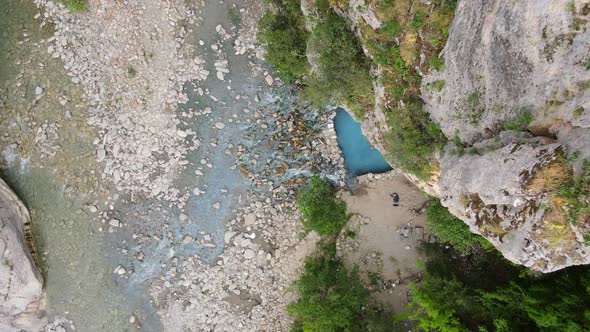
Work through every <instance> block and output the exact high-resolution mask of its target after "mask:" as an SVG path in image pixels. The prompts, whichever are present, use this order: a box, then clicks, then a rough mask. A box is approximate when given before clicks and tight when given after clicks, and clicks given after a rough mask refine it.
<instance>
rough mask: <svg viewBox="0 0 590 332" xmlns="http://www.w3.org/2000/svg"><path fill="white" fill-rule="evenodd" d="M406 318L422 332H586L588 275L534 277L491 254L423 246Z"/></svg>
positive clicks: (573, 271) (574, 271)
mask: <svg viewBox="0 0 590 332" xmlns="http://www.w3.org/2000/svg"><path fill="white" fill-rule="evenodd" d="M421 250H422V252H423V254H424V255H425V257H426V261H425V270H426V271H425V274H424V278H423V280H422V283H421V285H419V286H414V288H413V290H412V298H411V302H410V304H409V305H408V314H407V316H408V317H409V318H411V319H414V320H416V321H417V322H418V327H419V329H421V330H424V331H580V332H582V331H588V329H589V328H590V309H589V308H590V269H589V268H588V267H583V268H569V269H567V270H564V271H560V272H556V273H552V274H548V275H544V276H542V277H538V278H537V277H534V276H531V275H527V274H526V272H527V270H526V269H525V268H523V267H518V266H515V265H512V264H511V263H509V262H507V261H506V260H505V259H503V258H502V257H501V255H500V254H499V253H497V252H493V251H480V252H473V253H471V254H469V255H462V254H458V253H457V252H456V251H455V249H453V248H445V247H443V246H441V245H438V244H432V243H426V244H424V245H423V246H422V248H421Z"/></svg>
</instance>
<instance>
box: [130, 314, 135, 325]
mask: <svg viewBox="0 0 590 332" xmlns="http://www.w3.org/2000/svg"><path fill="white" fill-rule="evenodd" d="M135 321H136V318H135V316H133V315H131V317H129V323H131V324H133V323H135Z"/></svg>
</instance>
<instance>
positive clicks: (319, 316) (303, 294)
mask: <svg viewBox="0 0 590 332" xmlns="http://www.w3.org/2000/svg"><path fill="white" fill-rule="evenodd" d="M295 288H296V290H297V293H298V294H299V300H297V302H295V303H292V304H291V305H289V307H288V308H287V310H288V312H289V314H291V315H292V316H293V317H294V318H295V321H296V323H295V324H296V325H295V326H296V328H294V330H300V331H318V332H319V331H322V332H324V331H325V332H330V331H349V330H351V328H352V326H353V325H354V324H355V321H356V320H358V319H360V318H361V316H362V309H363V306H365V305H366V303H367V300H368V297H369V292H368V291H367V289H366V288H365V287H364V285H363V283H362V282H361V279H360V277H359V274H358V271H357V270H356V269H355V270H353V271H351V272H349V271H347V269H346V267H345V266H344V264H343V263H342V261H341V260H340V259H330V258H326V257H318V258H311V257H310V258H308V259H307V261H306V263H305V272H304V273H303V274H302V275H301V277H300V278H299V280H298V281H297V282H295Z"/></svg>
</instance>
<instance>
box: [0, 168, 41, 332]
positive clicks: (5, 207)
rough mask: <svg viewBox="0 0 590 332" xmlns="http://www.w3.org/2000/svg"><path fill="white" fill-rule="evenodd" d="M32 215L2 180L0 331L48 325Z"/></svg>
mask: <svg viewBox="0 0 590 332" xmlns="http://www.w3.org/2000/svg"><path fill="white" fill-rule="evenodd" d="M29 226H30V217H29V212H28V211H27V209H26V207H25V206H24V205H23V203H22V202H21V201H20V200H19V199H18V197H17V196H16V195H15V194H14V193H13V192H12V190H10V188H9V187H8V186H7V185H6V183H4V181H2V180H1V179H0V254H1V257H2V260H1V261H0V330H1V331H22V330H24V331H39V330H40V329H41V328H43V326H45V324H46V323H47V321H46V317H45V295H44V292H43V279H42V277H41V273H40V272H39V270H38V269H37V268H36V267H35V263H34V261H33V258H32V256H31V252H32V246H31V241H30V239H29V240H27V239H26V237H27V235H26V228H27V227H29Z"/></svg>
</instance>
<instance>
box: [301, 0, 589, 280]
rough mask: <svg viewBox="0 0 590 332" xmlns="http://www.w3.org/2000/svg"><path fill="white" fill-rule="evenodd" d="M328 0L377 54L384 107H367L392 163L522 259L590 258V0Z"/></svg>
mask: <svg viewBox="0 0 590 332" xmlns="http://www.w3.org/2000/svg"><path fill="white" fill-rule="evenodd" d="M329 4H330V6H331V7H332V8H333V9H334V10H335V11H336V12H337V13H338V14H339V15H342V16H344V17H346V18H347V19H348V20H349V21H350V22H351V25H352V28H353V31H354V32H355V34H356V35H357V36H358V37H359V39H360V40H361V42H362V45H363V48H364V51H365V54H366V55H367V56H368V57H369V58H371V59H372V62H373V69H374V70H373V72H374V76H375V77H376V79H375V84H374V91H375V103H374V107H373V109H370V110H366V111H365V112H364V113H362V112H361V113H359V112H358V111H354V113H355V115H356V117H357V118H358V119H359V120H361V121H362V122H363V131H364V132H365V134H366V135H367V136H368V137H369V139H370V140H372V142H373V143H374V145H376V146H378V147H380V149H381V150H382V151H383V152H384V153H385V154H386V155H387V156H388V158H389V160H390V161H391V162H392V164H394V165H395V166H396V167H397V168H399V169H402V170H403V171H405V172H406V175H407V177H408V178H409V179H410V180H412V181H413V182H414V183H416V184H417V185H418V186H419V187H420V188H422V189H423V190H425V191H426V192H428V193H429V194H430V195H433V196H436V197H438V198H440V199H441V201H442V203H443V204H444V205H445V206H447V207H449V209H450V211H451V212H452V213H453V214H455V215H456V216H458V217H459V218H461V219H462V220H463V221H465V222H466V223H467V224H468V225H469V226H470V229H471V230H472V232H475V233H478V234H481V235H483V236H484V237H486V238H487V239H488V240H489V241H490V242H491V243H492V244H493V245H494V246H495V247H496V248H497V249H498V250H500V251H501V252H502V253H503V254H504V256H505V257H506V258H508V259H509V260H511V261H513V262H515V263H518V264H522V265H525V266H527V267H530V268H532V269H535V270H538V271H542V272H551V271H555V270H558V269H561V268H564V267H567V266H571V265H579V264H588V263H590V255H588V253H589V252H588V251H589V250H590V247H589V246H588V243H589V239H590V209H589V208H588V195H589V192H590V164H589V162H586V161H585V160H586V158H588V157H589V156H590V144H588V142H589V140H588V138H590V130H589V129H588V127H589V126H590V113H589V112H587V111H586V110H587V109H588V107H589V106H590V105H589V104H590V93H589V89H590V71H589V69H590V56H589V55H588V54H589V52H588V50H589V49H590V47H589V46H590V32H588V31H587V29H588V27H589V26H590V25H589V23H588V21H589V19H590V16H589V15H590V4H588V3H584V2H583V1H569V0H560V1H549V0H544V1H537V0H528V1H515V0H494V1H484V0H478V1H458V2H457V3H456V7H455V6H454V2H453V1H430V2H428V1H417V0H416V1H411V0H407V1H402V0H400V1H393V2H392V1H369V0H367V1H362V0H361V1H337V0H334V1H329ZM302 8H303V12H304V13H306V15H308V16H310V15H311V16H312V19H308V22H311V23H314V21H315V18H313V14H314V8H313V5H312V4H311V3H310V2H309V1H302ZM449 11H451V12H449ZM453 11H454V19H453V16H452V12H453ZM451 19H452V25H450V28H448V30H447V27H448V26H449V25H448V22H450V20H451ZM312 26H313V24H310V27H312ZM447 31H448V40H447V41H446V46H444V49H442V45H444V41H445V39H446V38H447ZM443 57H444V63H443V61H442V58H443ZM310 62H311V61H310ZM416 82H418V83H417V84H418V88H417V89H416ZM420 82H421V83H420ZM424 114H425V115H424Z"/></svg>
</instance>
